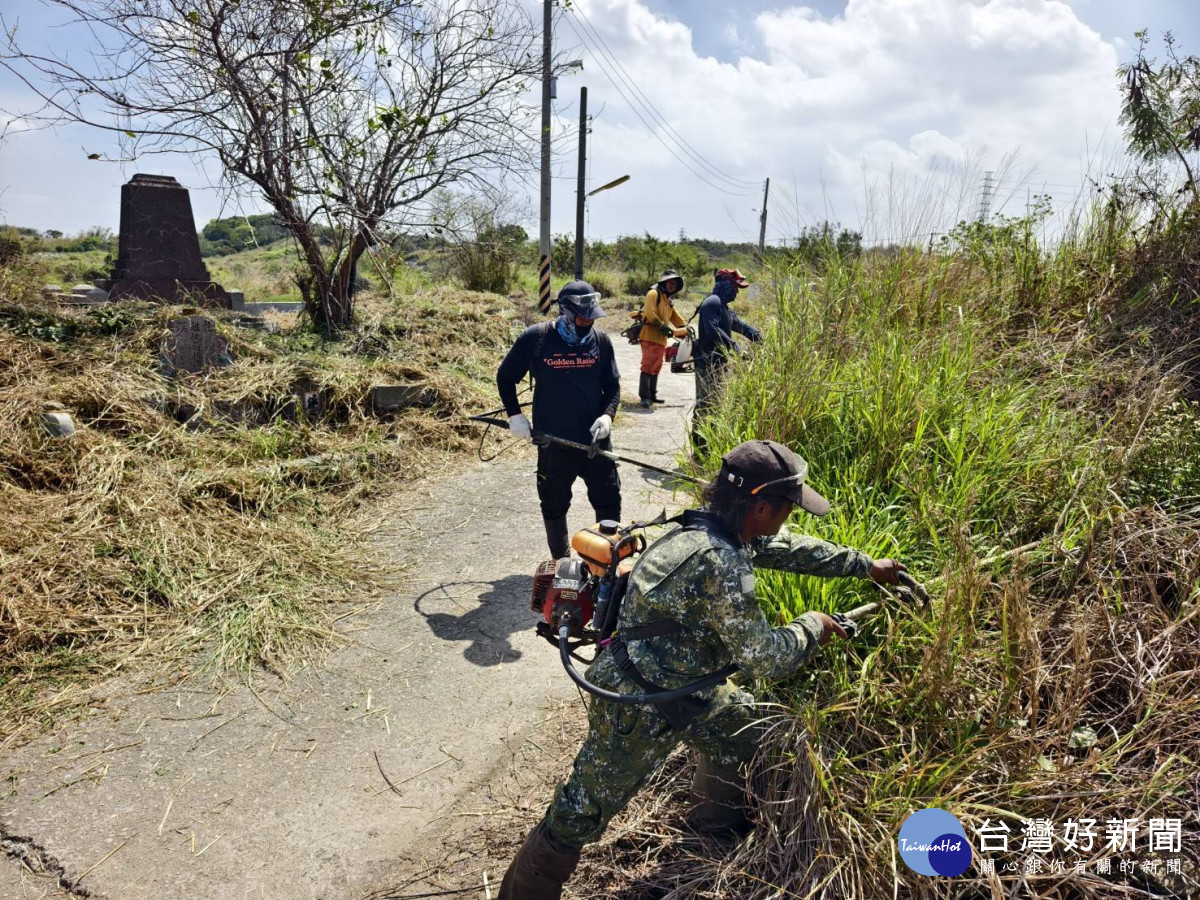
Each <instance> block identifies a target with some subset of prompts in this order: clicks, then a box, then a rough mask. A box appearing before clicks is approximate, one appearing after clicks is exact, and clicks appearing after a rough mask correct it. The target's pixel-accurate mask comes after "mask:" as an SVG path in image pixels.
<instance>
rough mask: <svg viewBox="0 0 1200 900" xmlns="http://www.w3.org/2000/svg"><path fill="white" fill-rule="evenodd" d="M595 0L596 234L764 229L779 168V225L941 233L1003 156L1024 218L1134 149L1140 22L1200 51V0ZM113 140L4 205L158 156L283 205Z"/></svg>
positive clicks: (104, 206) (41, 159)
mask: <svg viewBox="0 0 1200 900" xmlns="http://www.w3.org/2000/svg"><path fill="white" fill-rule="evenodd" d="M522 2H525V3H527V4H528V5H529V6H530V8H531V9H535V8H536V7H537V6H539V4H538V3H537V2H536V0H522ZM575 5H576V6H577V7H578V9H577V11H576V12H565V13H563V14H562V16H561V17H560V21H559V24H558V26H557V30H556V40H557V42H558V45H559V47H560V48H561V49H563V50H564V51H568V52H570V54H571V55H573V56H582V57H583V58H584V61H585V68H584V71H583V73H581V74H579V75H573V76H571V77H569V78H564V79H562V80H561V82H560V92H559V93H560V99H559V101H558V103H557V105H556V114H557V116H558V120H559V121H560V122H561V125H562V128H563V129H569V128H572V127H573V123H574V121H575V119H576V117H577V107H576V103H575V99H574V98H575V97H576V96H577V91H578V86H579V85H581V84H586V85H587V86H588V87H589V92H590V97H591V110H592V111H593V114H595V115H596V119H595V121H594V123H593V134H592V139H591V140H592V158H591V167H590V170H589V177H590V180H591V184H592V185H593V186H594V185H596V184H600V183H603V182H605V181H608V180H610V179H611V178H614V177H616V176H618V175H623V174H630V175H631V176H632V177H631V180H630V182H629V183H628V184H627V185H625V186H622V187H621V188H618V189H616V190H614V191H611V192H607V193H604V194H601V195H598V196H597V197H596V198H594V199H593V200H592V201H591V202H590V206H589V211H588V226H589V234H590V235H592V236H594V237H605V238H612V237H615V236H617V235H619V234H624V233H631V232H640V231H645V230H649V231H652V232H654V233H657V234H659V235H662V236H674V235H676V234H677V233H678V232H679V231H680V230H684V231H686V232H687V233H688V234H691V235H704V236H711V237H717V238H725V239H747V238H753V237H755V236H756V235H757V227H758V226H757V220H758V207H759V206H760V205H761V192H760V190H761V189H760V188H759V187H758V185H760V184H761V183H762V179H763V178H764V177H767V176H769V177H771V179H772V200H771V204H770V206H769V213H770V216H769V222H768V235H769V237H770V238H771V239H773V240H779V239H785V238H786V237H787V236H788V235H790V234H794V233H795V231H796V230H797V229H799V228H802V227H804V226H805V225H807V224H813V223H815V222H819V221H821V220H822V219H825V218H830V219H834V220H837V221H841V222H843V223H844V224H847V225H850V226H853V227H857V228H862V229H863V230H864V231H865V232H866V233H867V235H868V238H869V239H871V238H872V237H873V238H875V239H879V240H886V239H888V238H892V237H907V236H909V235H910V234H915V233H919V232H921V231H923V230H924V231H931V230H938V229H940V228H943V227H946V226H947V225H948V224H953V221H956V220H957V218H961V217H962V216H963V215H970V214H971V213H972V212H973V210H974V208H975V207H976V206H977V204H978V194H979V188H980V185H981V184H982V178H983V173H984V172H986V171H996V172H998V173H1000V176H1001V190H1000V196H999V197H998V199H997V201H996V203H995V204H994V206H1000V205H1003V204H1005V203H1006V204H1007V205H1005V207H1004V208H1005V211H1007V212H1019V211H1020V209H1021V208H1023V206H1024V203H1025V198H1026V197H1027V196H1029V195H1030V194H1031V193H1033V192H1043V191H1044V192H1046V193H1050V194H1052V195H1054V196H1055V198H1056V202H1058V203H1059V204H1060V205H1067V204H1069V203H1070V201H1071V199H1072V198H1073V197H1074V196H1076V195H1077V194H1078V191H1079V186H1080V185H1081V184H1082V183H1083V182H1084V181H1085V172H1089V171H1090V172H1095V171H1098V170H1101V169H1103V168H1105V167H1107V166H1108V165H1109V164H1110V163H1111V161H1112V159H1113V154H1114V153H1115V152H1116V148H1117V147H1119V144H1120V140H1119V138H1120V135H1119V129H1118V128H1117V126H1116V113H1117V109H1118V106H1117V104H1118V94H1117V90H1116V79H1115V77H1114V70H1115V68H1116V66H1117V65H1118V64H1119V63H1120V62H1122V61H1124V60H1125V59H1127V58H1128V56H1129V53H1130V48H1131V43H1132V33H1133V32H1134V31H1135V30H1136V29H1138V28H1142V27H1148V28H1150V29H1151V31H1152V32H1154V33H1156V34H1157V33H1161V32H1162V31H1163V30H1165V29H1167V28H1171V29H1173V30H1174V31H1175V33H1176V35H1177V37H1178V39H1179V41H1180V43H1181V45H1182V46H1183V47H1184V49H1185V50H1193V51H1200V4H1197V3H1195V2H1192V0H1188V2H1184V0H1140V2H1130V0H1071V2H1070V3H1064V2H1060V0H849V2H845V0H842V2H833V0H810V2H808V3H805V4H801V3H790V2H786V0H774V2H770V0H742V2H739V3H736V4H734V3H728V2H718V0H575ZM18 12H19V16H20V21H21V27H22V33H23V34H24V35H26V38H27V39H28V40H31V41H33V42H35V43H43V44H47V45H50V44H53V45H55V46H58V47H60V48H66V49H68V50H69V51H70V52H72V53H79V52H81V51H82V50H83V49H84V41H83V40H82V39H81V38H80V36H78V35H75V34H73V33H72V32H70V31H63V30H60V29H53V28H51V27H50V23H51V22H53V21H55V20H56V18H57V17H56V16H53V15H51V14H48V13H47V12H45V11H44V10H43V9H42V8H41V7H40V6H39V5H38V4H36V3H32V2H26V0H0V13H2V14H3V16H4V18H5V19H7V20H9V21H11V20H12V18H13V16H14V15H15V14H17V13H18ZM568 17H573V18H572V19H571V20H570V21H567V19H568ZM584 17H586V24H585V19H584ZM589 27H590V28H594V31H589V30H588V29H589ZM581 34H582V35H583V38H582V39H581V37H580V35H581ZM596 35H599V37H600V38H602V40H603V46H604V48H606V49H607V51H608V52H611V53H612V54H613V56H615V57H616V59H617V60H618V61H619V62H620V64H621V67H622V69H623V72H618V71H617V70H616V68H615V67H614V66H613V64H612V63H611V62H610V61H609V60H608V59H607V58H606V57H605V56H604V55H603V53H602V52H601V46H600V43H599V41H598V40H597V39H596V37H595V36H596ZM622 76H625V77H628V78H629V79H630V80H632V81H633V82H634V83H635V84H636V85H638V88H639V90H640V91H641V92H642V94H644V96H645V98H646V100H648V101H649V103H651V104H653V108H654V109H653V113H651V112H649V111H648V110H646V109H645V107H644V106H643V105H642V104H641V103H640V102H638V101H637V100H636V98H633V97H631V96H630V95H631V93H632V92H631V91H630V90H629V88H628V85H627V84H625V83H624V81H623V78H622ZM609 77H612V78H613V79H614V80H615V81H617V82H618V84H620V85H622V90H620V91H618V90H617V89H616V87H614V85H613V84H612V83H611V82H610V81H609ZM32 102H33V101H32V97H31V95H30V94H29V92H28V91H27V90H26V89H25V88H24V87H23V86H22V85H20V84H19V82H17V81H16V80H15V79H14V78H13V77H12V76H11V75H10V74H8V73H6V72H0V108H2V109H4V110H5V111H7V112H10V113H11V112H22V111H26V110H28V109H29V108H30V106H31V104H32ZM635 108H636V109H637V110H639V111H640V112H641V113H642V116H641V118H647V117H651V118H652V117H653V115H654V114H660V115H661V116H662V117H663V118H664V119H666V120H667V122H669V124H670V126H671V128H672V129H673V130H674V132H676V133H677V134H678V135H679V136H680V137H681V138H683V139H684V140H686V141H687V145H688V146H687V149H684V148H681V147H680V146H679V143H678V142H677V141H676V139H675V137H674V136H672V135H669V134H666V133H665V130H664V129H663V128H662V127H660V126H656V128H655V129H654V131H655V132H657V137H656V136H655V134H652V133H651V131H650V129H648V128H647V127H646V125H645V124H644V123H643V121H642V120H641V118H639V116H638V114H637V112H635ZM664 135H665V137H664ZM660 138H663V140H662V141H660ZM664 143H665V144H666V145H667V146H664ZM114 150H115V148H114V147H113V146H112V144H111V142H110V140H109V139H108V138H107V137H106V136H104V135H103V134H99V133H96V132H91V131H89V130H87V129H84V128H80V127H72V128H60V129H55V130H52V131H39V132H31V133H25V134H17V135H15V136H10V137H9V139H8V140H7V141H6V142H5V143H4V144H3V145H2V146H0V219H2V220H4V221H7V222H9V223H13V224H27V225H31V226H34V227H37V228H41V229H45V228H58V229H61V230H64V231H67V232H74V231H78V230H80V229H83V228H86V227H88V226H90V225H106V226H109V227H113V228H115V227H116V225H117V219H118V198H119V187H120V184H121V183H123V182H124V181H126V180H127V179H128V178H129V177H130V176H131V175H132V174H133V173H134V172H138V171H148V172H155V173H164V174H171V175H174V176H176V177H177V178H179V179H180V180H181V181H182V182H183V183H184V184H185V185H186V186H188V187H189V188H190V189H191V190H192V200H193V207H194V209H195V212H196V217H197V219H198V221H199V222H200V223H201V224H202V223H203V222H204V221H206V220H207V219H208V218H210V217H213V216H216V215H218V214H225V215H232V214H238V213H240V212H255V211H259V210H260V209H262V205H261V203H260V202H259V201H258V200H257V199H256V198H254V197H253V196H249V195H248V196H245V197H241V198H237V199H235V200H233V201H228V200H227V199H224V198H223V197H222V196H221V194H220V192H218V191H216V190H214V189H213V186H214V185H215V184H216V182H217V181H218V180H219V173H218V172H217V170H216V168H215V167H214V166H212V165H211V164H206V163H205V161H204V160H203V159H202V158H199V157H196V156H191V157H188V156H180V157H174V158H170V157H156V158H151V159H146V160H141V161H138V162H136V163H122V164H116V163H107V162H93V161H89V160H87V158H86V157H87V154H88V153H90V152H101V153H104V154H106V155H107V154H111V153H113V152H114ZM556 150H558V151H560V152H561V154H562V155H561V157H560V158H559V162H558V164H557V169H556V175H557V180H556V181H555V182H554V185H555V187H554V230H555V231H556V232H566V231H570V230H571V229H572V227H573V217H574V188H573V184H572V181H571V176H572V175H573V173H574V167H575V163H574V158H573V147H572V146H571V144H570V143H569V142H566V141H561V140H560V141H559V142H558V144H557V146H556ZM689 152H694V153H697V154H698V155H699V156H700V157H702V158H703V162H702V163H697V162H695V160H694V159H692V158H690V157H689V156H688V153H689ZM1014 155H1015V160H1016V161H1015V162H1010V163H1008V164H1007V165H1006V162H1005V161H1006V159H1012V158H1013V157H1014ZM680 157H682V162H681V160H680ZM685 162H687V163H690V164H691V168H692V169H699V174H695V173H693V172H689V171H688V168H687V167H685V166H684V165H683V163H685ZM714 170H715V171H716V172H719V173H720V175H718V176H714V175H713V172H714ZM700 176H704V177H700ZM721 176H724V179H723V178H722V177H721ZM722 188H724V189H722ZM530 208H533V206H532V204H531V205H530ZM526 224H527V226H534V227H531V229H530V230H531V231H532V230H535V225H536V223H534V222H531V221H527V222H526Z"/></svg>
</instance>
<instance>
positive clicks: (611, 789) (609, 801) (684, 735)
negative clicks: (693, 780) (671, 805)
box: [545, 654, 762, 849]
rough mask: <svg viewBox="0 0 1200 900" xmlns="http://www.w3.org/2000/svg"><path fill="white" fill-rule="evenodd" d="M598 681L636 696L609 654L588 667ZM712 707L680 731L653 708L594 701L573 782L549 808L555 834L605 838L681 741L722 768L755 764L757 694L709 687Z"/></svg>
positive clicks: (570, 841) (572, 841) (569, 840)
mask: <svg viewBox="0 0 1200 900" xmlns="http://www.w3.org/2000/svg"><path fill="white" fill-rule="evenodd" d="M588 675H589V680H591V681H592V682H593V683H595V684H597V685H600V686H603V687H607V688H609V689H610V690H616V691H619V692H621V693H627V692H628V693H633V692H636V691H637V690H638V688H637V686H636V685H633V684H632V683H630V682H628V681H626V680H625V679H624V678H622V677H621V676H620V675H619V674H618V673H617V672H616V667H615V666H613V665H611V662H610V660H609V657H608V655H607V654H605V655H604V656H602V657H601V659H600V660H599V661H597V662H596V663H595V664H594V665H593V666H592V667H591V669H589V671H588ZM703 696H704V697H706V698H710V703H709V706H708V708H707V709H706V710H705V711H704V712H703V713H701V714H700V715H699V716H698V717H697V718H695V719H694V720H692V722H691V723H690V724H689V725H688V727H687V728H685V729H684V730H682V731H675V730H672V728H671V727H670V726H669V725H668V724H667V721H666V719H664V718H663V716H662V714H661V713H660V712H659V711H658V710H657V709H655V708H654V707H653V706H643V705H625V704H619V703H612V702H611V701H608V700H601V699H598V698H592V701H591V705H590V706H589V709H588V734H587V738H586V739H585V740H584V742H583V746H582V747H580V748H579V753H577V754H576V756H575V764H574V766H573V767H572V770H571V775H570V777H569V778H568V779H567V781H566V783H565V784H563V785H560V786H559V788H558V790H557V791H555V794H554V800H553V801H552V802H551V803H550V809H549V810H548V811H547V812H546V819H545V821H546V824H547V826H548V827H549V828H550V831H551V833H552V834H553V835H554V837H555V838H557V839H558V840H559V841H561V842H562V843H564V844H567V845H568V846H570V847H574V848H576V849H579V848H582V847H583V846H584V845H585V844H589V843H591V842H593V841H596V840H599V838H600V836H601V835H602V834H604V829H605V828H607V827H608V823H609V820H610V819H612V817H613V816H615V815H616V814H617V813H619V812H620V811H621V810H622V809H624V808H625V806H626V804H628V803H629V801H630V800H631V799H632V798H633V795H634V794H636V793H637V791H638V788H640V787H641V786H642V785H643V784H644V783H645V781H646V779H647V778H649V777H650V775H652V774H653V773H654V771H655V770H656V769H657V768H658V767H659V766H660V765H661V764H662V762H663V760H665V759H666V758H667V756H668V755H669V754H670V753H671V751H672V750H674V749H675V748H676V747H677V746H678V745H679V744H680V743H681V742H682V743H685V744H687V745H688V746H689V747H692V748H694V749H696V750H697V751H699V752H700V753H702V754H704V755H705V756H707V757H709V758H710V759H712V760H713V761H714V762H716V763H718V764H720V765H722V766H731V767H734V766H739V765H742V764H745V763H748V762H750V760H751V759H753V758H754V754H755V752H756V751H757V750H758V746H759V743H760V739H761V737H762V732H761V728H760V726H759V724H758V723H759V721H760V720H761V718H762V714H761V711H760V710H758V709H757V708H756V707H755V706H754V702H755V701H754V697H753V696H751V695H750V694H747V693H745V692H744V691H741V690H738V689H737V688H736V687H734V686H733V685H730V684H724V685H721V686H720V687H718V688H715V689H714V690H711V691H705V692H704V694H703Z"/></svg>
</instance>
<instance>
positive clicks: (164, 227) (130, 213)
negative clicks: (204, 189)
mask: <svg viewBox="0 0 1200 900" xmlns="http://www.w3.org/2000/svg"><path fill="white" fill-rule="evenodd" d="M97 286H98V287H101V288H104V289H105V290H107V291H108V292H109V299H110V300H155V301H158V302H162V303H194V304H198V305H200V306H216V307H222V308H225V309H228V308H229V307H230V301H229V295H228V294H227V293H226V292H225V289H224V288H222V287H221V286H220V285H219V284H217V283H216V282H215V281H213V280H212V279H211V278H210V277H209V274H208V269H207V268H205V266H204V262H203V260H201V258H200V238H199V237H198V236H197V234H196V220H195V219H194V218H193V216H192V201H191V198H190V197H189V196H188V192H187V189H186V188H184V187H183V186H182V185H180V183H179V182H178V181H176V180H175V179H174V178H170V177H167V176H164V175H143V174H138V175H134V176H133V178H131V179H129V181H128V182H127V183H126V184H124V185H122V186H121V234H120V238H119V239H118V243H117V261H116V264H115V267H114V269H113V273H112V277H111V278H109V279H108V280H106V281H101V282H98V283H97Z"/></svg>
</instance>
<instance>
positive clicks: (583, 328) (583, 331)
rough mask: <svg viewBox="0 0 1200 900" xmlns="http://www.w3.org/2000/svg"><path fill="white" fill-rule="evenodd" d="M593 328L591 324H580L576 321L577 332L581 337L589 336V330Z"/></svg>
mask: <svg viewBox="0 0 1200 900" xmlns="http://www.w3.org/2000/svg"><path fill="white" fill-rule="evenodd" d="M591 330H592V326H591V325H580V324H579V323H578V322H576V323H575V333H576V334H577V335H579V336H580V337H581V338H585V337H587V334H588V332H589V331H591Z"/></svg>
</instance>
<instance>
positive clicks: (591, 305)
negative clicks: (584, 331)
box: [558, 281, 607, 319]
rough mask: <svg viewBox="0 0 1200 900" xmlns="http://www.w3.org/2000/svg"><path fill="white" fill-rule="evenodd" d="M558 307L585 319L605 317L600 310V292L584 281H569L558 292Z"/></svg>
mask: <svg viewBox="0 0 1200 900" xmlns="http://www.w3.org/2000/svg"><path fill="white" fill-rule="evenodd" d="M558 305H559V306H560V307H562V308H563V309H565V310H567V311H568V312H570V313H573V314H574V315H577V316H583V317H584V318H585V319H599V318H603V317H604V316H606V315H607V313H606V312H605V311H604V310H602V309H601V308H600V292H599V291H597V290H596V289H595V288H594V287H592V286H591V285H590V284H588V283H587V282H586V281H571V282H568V283H567V284H564V285H563V286H562V290H560V291H559V292H558Z"/></svg>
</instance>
